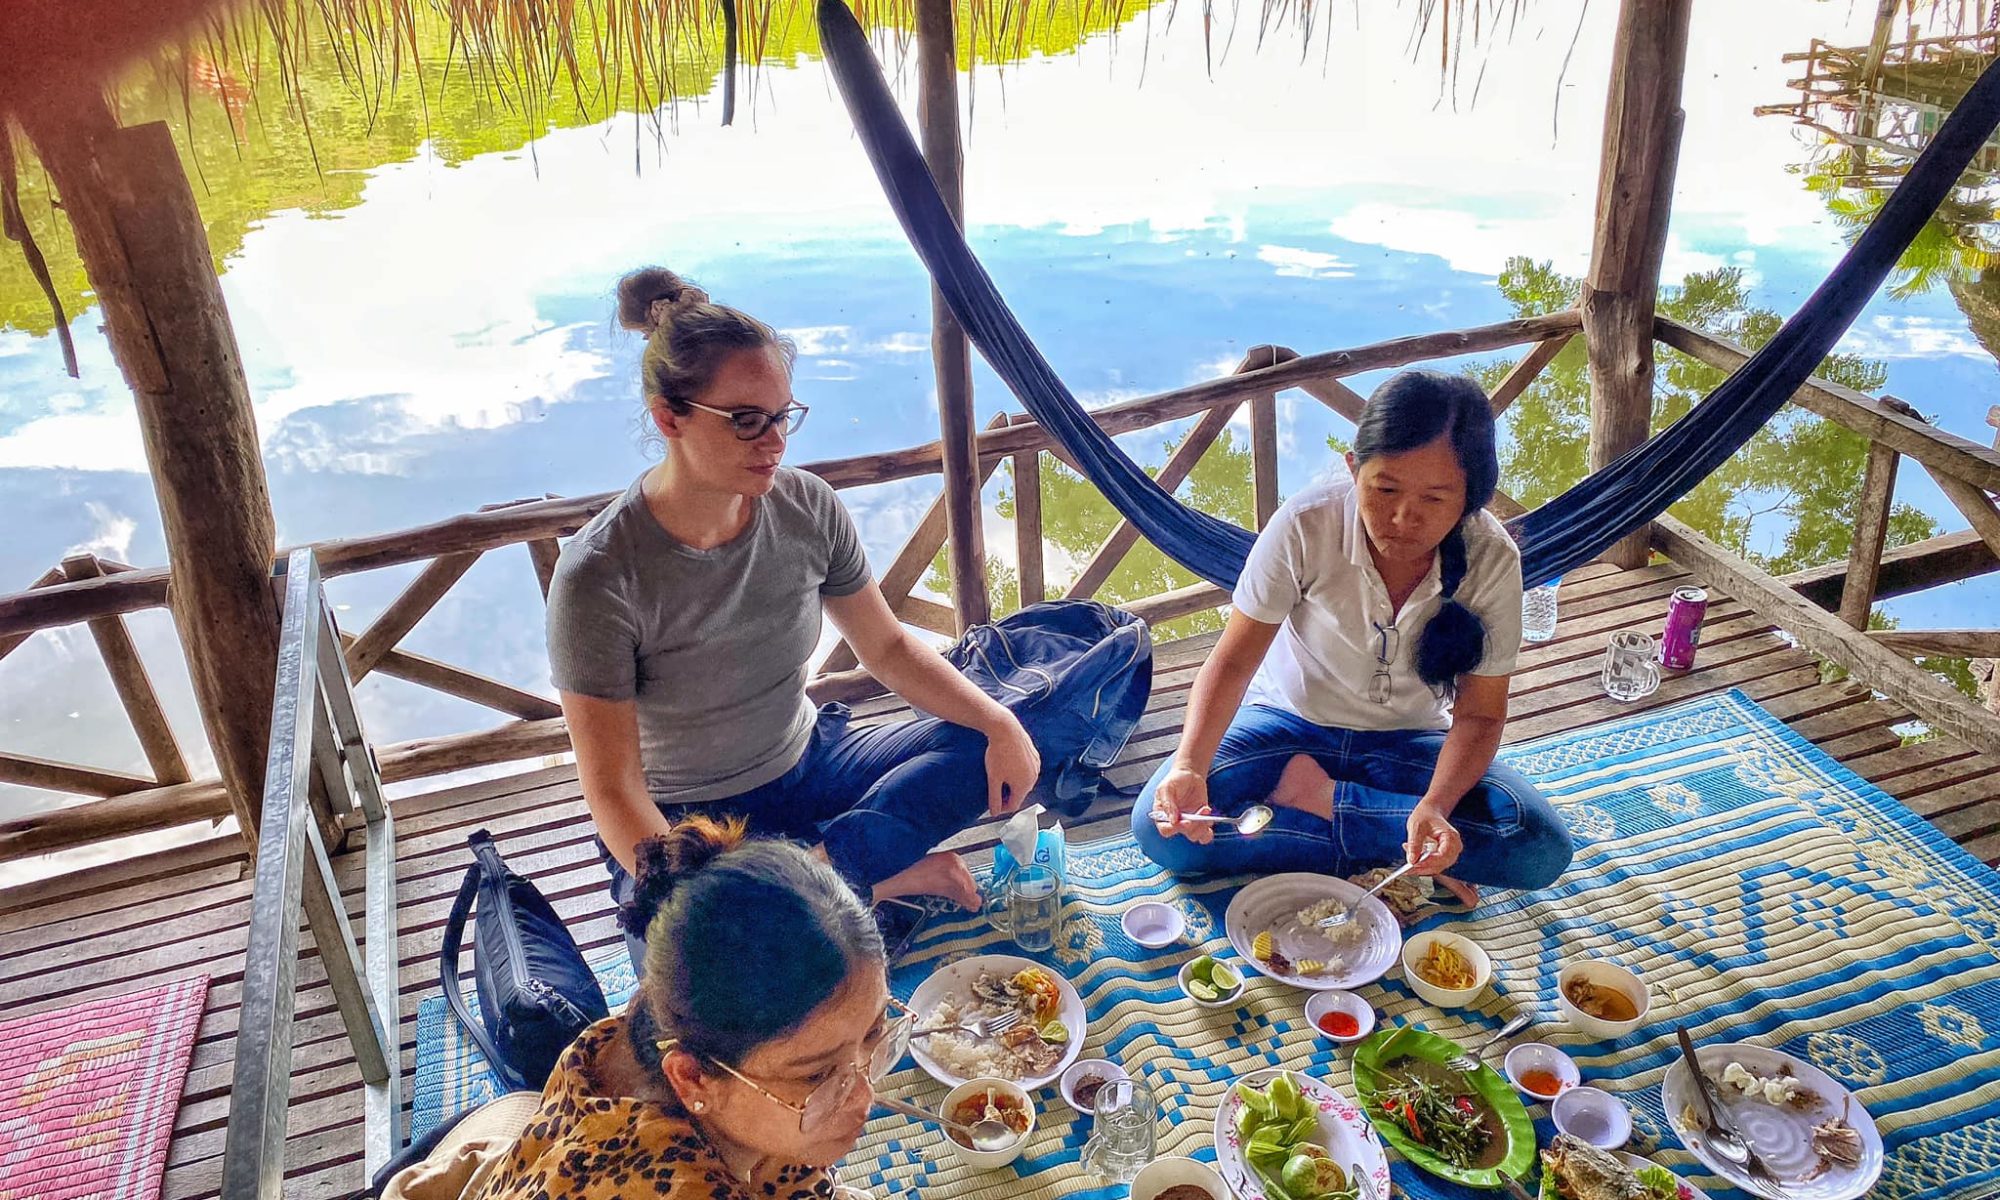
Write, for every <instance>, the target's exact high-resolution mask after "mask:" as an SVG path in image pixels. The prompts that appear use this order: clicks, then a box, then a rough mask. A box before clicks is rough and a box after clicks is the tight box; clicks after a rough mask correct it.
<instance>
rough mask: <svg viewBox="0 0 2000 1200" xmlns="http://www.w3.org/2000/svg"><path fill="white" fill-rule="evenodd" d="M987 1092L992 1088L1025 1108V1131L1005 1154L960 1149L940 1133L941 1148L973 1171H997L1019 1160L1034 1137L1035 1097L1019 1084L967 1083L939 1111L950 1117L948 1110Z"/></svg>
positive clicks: (950, 1094) (953, 1091)
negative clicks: (969, 1098) (948, 1148)
mask: <svg viewBox="0 0 2000 1200" xmlns="http://www.w3.org/2000/svg"><path fill="white" fill-rule="evenodd" d="M987 1088H992V1089H993V1090H994V1091H995V1092H996V1093H998V1092H1005V1093H1006V1094H1008V1095H1010V1096H1013V1097H1014V1098H1016V1099H1018V1100H1020V1101H1021V1102H1022V1103H1023V1104H1024V1105H1026V1107H1027V1112H1028V1128H1027V1130H1026V1131H1025V1132H1023V1133H1022V1134H1021V1136H1020V1137H1018V1138H1015V1139H1014V1144H1013V1145H1011V1146H1009V1147H1007V1148H1006V1149H1005V1150H974V1149H973V1148H972V1147H970V1146H961V1145H959V1144H958V1140H957V1139H956V1138H954V1137H952V1136H951V1135H950V1134H948V1133H945V1132H944V1131H943V1130H939V1131H938V1136H939V1137H942V1138H943V1139H944V1144H945V1145H947V1146H950V1147H951V1148H952V1149H953V1150H954V1151H956V1152H957V1154H958V1156H959V1157H960V1158H962V1159H964V1160H965V1165H967V1166H969V1167H971V1168H973V1169H974V1170H976V1171H991V1170H994V1169H996V1168H998V1167H1004V1166H1006V1165H1007V1164H1008V1163H1011V1162H1013V1161H1014V1160H1015V1159H1017V1158H1019V1157H1021V1151H1022V1150H1024V1149H1026V1148H1027V1145H1028V1139H1029V1138H1030V1137H1033V1136H1034V1133H1035V1099H1034V1097H1033V1096H1030V1095H1028V1093H1027V1092H1025V1091H1023V1090H1021V1085H1020V1084H1018V1083H1014V1082H1011V1081H1009V1080H1005V1079H990V1078H982V1079H968V1080H966V1081H965V1082H964V1083H961V1084H959V1085H958V1086H957V1087H955V1088H953V1089H951V1091H949V1092H947V1093H946V1094H945V1098H944V1103H943V1104H942V1105H939V1106H938V1111H939V1112H941V1113H943V1114H944V1115H945V1116H947V1117H949V1116H950V1115H951V1110H952V1109H954V1108H956V1107H958V1102H959V1101H961V1100H964V1099H966V1098H967V1097H968V1096H976V1095H981V1094H984V1093H985V1091H986V1089H987Z"/></svg>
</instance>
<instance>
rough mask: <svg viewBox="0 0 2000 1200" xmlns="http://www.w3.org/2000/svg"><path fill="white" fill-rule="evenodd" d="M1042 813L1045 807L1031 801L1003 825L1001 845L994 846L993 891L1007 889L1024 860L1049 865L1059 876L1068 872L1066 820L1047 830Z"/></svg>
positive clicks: (1038, 864) (1058, 877) (1057, 876)
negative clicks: (1043, 826)
mask: <svg viewBox="0 0 2000 1200" xmlns="http://www.w3.org/2000/svg"><path fill="white" fill-rule="evenodd" d="M1041 815H1042V806H1041V805H1039V804H1030V805H1029V806H1028V807H1026V808H1024V809H1022V810H1021V811H1020V812H1017V813H1015V814H1014V815H1013V816H1011V817H1009V818H1007V823H1006V824H1005V825H1003V826H1001V827H1000V844H999V845H998V846H995V847H994V848H993V885H992V890H993V891H995V892H1000V891H1002V890H1004V889H1005V888H1006V886H1007V881H1008V880H1009V879H1011V878H1012V877H1013V875H1014V872H1016V871H1018V870H1020V868H1021V864H1023V863H1034V864H1035V865H1037V866H1043V867H1048V868H1050V869H1051V870H1053V871H1054V872H1055V873H1056V878H1057V879H1061V878H1063V877H1064V876H1065V875H1067V874H1068V868H1069V843H1067V842H1065V841H1064V840H1063V827H1062V822H1061V821H1057V822H1056V823H1055V824H1054V825H1051V826H1050V827H1049V828H1047V829H1043V828H1041V827H1040V826H1041V822H1040V817H1041Z"/></svg>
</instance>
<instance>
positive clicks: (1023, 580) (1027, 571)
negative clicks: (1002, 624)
mask: <svg viewBox="0 0 2000 1200" xmlns="http://www.w3.org/2000/svg"><path fill="white" fill-rule="evenodd" d="M1013 464H1014V557H1015V558H1016V559H1017V560H1018V562H1017V564H1016V566H1015V570H1014V577H1015V578H1016V579H1018V580H1019V581H1020V588H1021V607H1022V608H1026V607H1028V606H1029V605H1030V604H1040V603H1041V602H1042V601H1043V600H1045V599H1047V598H1048V579H1047V576H1046V575H1045V574H1044V572H1043V569H1042V566H1043V558H1042V452H1041V451H1039V450H1030V451H1027V452H1026V453H1024V454H1016V455H1015V456H1014V459H1013Z"/></svg>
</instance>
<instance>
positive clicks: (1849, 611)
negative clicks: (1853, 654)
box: [1839, 445, 1902, 629]
mask: <svg viewBox="0 0 2000 1200" xmlns="http://www.w3.org/2000/svg"><path fill="white" fill-rule="evenodd" d="M1901 458H1902V456H1901V455H1899V454H1897V453H1896V451H1895V448H1894V447H1892V446H1883V445H1871V446H1869V447H1868V466H1867V467H1866V469H1864V470H1863V471H1862V474H1861V507H1860V511H1859V512H1858V513H1857V514H1856V515H1855V521H1854V541H1853V543H1852V544H1851V545H1850V546H1849V547H1848V551H1847V578H1846V579H1845V580H1843V581H1842V583H1841V588H1840V609H1839V615H1840V619H1841V620H1843V621H1845V622H1847V624H1848V626H1849V627H1850V628H1853V629H1866V628H1868V614H1869V613H1870V612H1872V611H1873V610H1874V607H1875V579H1876V577H1877V576H1878V575H1880V574H1881V573H1882V548H1883V547H1884V546H1885V545H1887V544H1888V538H1889V513H1890V510H1891V509H1892V508H1893V507H1894V506H1895V499H1896V463H1897V462H1898V461H1899V460H1900V459H1901Z"/></svg>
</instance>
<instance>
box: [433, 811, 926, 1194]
mask: <svg viewBox="0 0 2000 1200" xmlns="http://www.w3.org/2000/svg"><path fill="white" fill-rule="evenodd" d="M638 857H639V868H640V869H639V878H638V886H637V888H636V889H635V891H634V894H633V898H632V900H631V901H630V902H629V903H628V904H627V905H626V906H625V907H624V909H623V910H621V912H620V914H619V919H620V921H621V922H622V923H623V924H624V925H625V926H626V927H627V928H628V929H631V930H633V931H634V932H637V931H640V930H643V931H644V936H645V939H646V956H645V963H644V969H643V971H642V974H641V976H640V980H639V989H638V992H637V994H635V995H634V997H633V999H632V1003H631V1004H630V1005H629V1006H628V1007H627V1008H626V1011H625V1012H624V1014H623V1015H620V1016H616V1017H611V1018H609V1019H607V1020H604V1021H600V1022H598V1023H597V1024H595V1025H593V1026H591V1027H590V1028H589V1029H587V1030H585V1031H584V1032H583V1034H582V1035H581V1036H580V1037H578V1038H577V1040H576V1041H575V1042H574V1043H572V1044H571V1045H570V1047H569V1049H567V1050H566V1051H564V1052H563V1055H562V1058H561V1059H560V1060H559V1061H558V1062H557V1064H556V1069H555V1072H554V1074H552V1075H551V1076H550V1077H549V1082H548V1086H547V1087H546V1088H545V1089H544V1090H543V1093H542V1103H541V1107H540V1109H539V1110H538V1111H537V1112H536V1114H535V1118H534V1120H533V1121H531V1122H530V1123H529V1125H528V1128H527V1129H526V1130H525V1131H524V1132H523V1133H522V1135H521V1138H520V1140H519V1142H517V1143H516V1144H515V1146H514V1147H513V1149H512V1150H511V1151H510V1152H509V1154H508V1155H507V1157H506V1160H505V1161H504V1162H503V1163H502V1164H501V1165H500V1167H499V1169H498V1170H497V1171H495V1172H494V1173H493V1174H492V1175H491V1176H490V1177H488V1178H487V1179H486V1181H485V1182H484V1184H483V1185H482V1186H481V1187H480V1188H479V1189H478V1190H477V1191H476V1192H475V1193H474V1194H473V1195H472V1196H471V1197H469V1198H468V1200H614V1198H620V1200H623V1198H630V1197H655V1196H657V1197H666V1198H669V1200H830V1198H831V1196H832V1195H833V1183H832V1178H831V1175H830V1170H831V1167H832V1164H833V1163H835V1162H836V1161H838V1160H839V1159H840V1158H841V1157H842V1156H843V1155H845V1154H846V1153H847V1152H848V1151H849V1150H850V1149H852V1148H853V1146H854V1143H855V1140H856V1139H857V1138H859V1137H860V1136H861V1129H862V1126H863V1125H864V1124H865V1123H866V1122H867V1119H868V1111H869V1108H870V1107H871V1106H872V1104H873V1101H874V1088H873V1086H872V1085H873V1081H874V1080H875V1079H878V1078H880V1077H881V1075H882V1074H883V1073H884V1072H885V1071H886V1070H887V1069H888V1068H889V1067H891V1066H893V1065H894V1063H895V1060H896V1059H897V1058H899V1057H901V1053H902V1049H903V1046H904V1044H905V1043H904V1040H903V1038H902V1036H901V1035H902V1033H903V1030H902V1029H901V1028H900V1027H899V1026H897V1025H895V1024H894V1023H892V1022H891V1021H890V1020H889V1019H888V1012H887V1009H888V1005H889V992H888V983H887V978H886V976H885V973H884V955H883V949H882V938H881V935H880V934H879V933H878V932H877V930H876V928H875V923H874V920H873V919H872V918H871V917H870V915H869V913H868V911H867V910H866V909H865V908H863V907H862V905H861V902H860V900H859V899H858V898H857V897H856V896H855V895H854V893H853V892H852V891H850V890H849V889H848V887H847V886H846V885H845V884H844V883H842V882H841V880H840V878H839V877H838V876H837V875H835V874H834V873H833V871H832V869H831V868H829V867H828V866H827V865H826V864H825V863H823V862H821V861H819V860H817V859H815V858H814V857H812V856H811V855H810V854H808V853H806V852H805V851H803V850H801V849H799V848H797V847H795V846H792V845H789V844H786V843H783V842H777V841H763V840H754V841H753V840H746V839H745V838H744V836H743V825H742V822H741V821H733V822H717V821H714V820H710V819H709V818H706V817H693V818H689V819H687V820H685V821H682V822H680V823H679V824H677V825H675V826H674V828H673V829H672V830H671V831H670V832H669V833H668V834H666V835H665V836H664V837H658V838H653V839H650V840H648V841H646V842H643V843H641V844H640V846H639V855H638Z"/></svg>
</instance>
